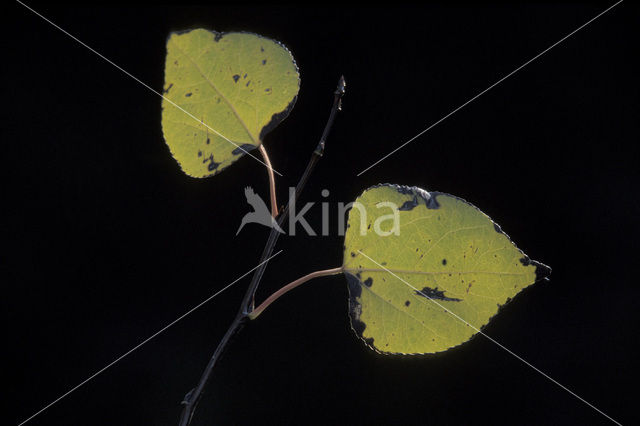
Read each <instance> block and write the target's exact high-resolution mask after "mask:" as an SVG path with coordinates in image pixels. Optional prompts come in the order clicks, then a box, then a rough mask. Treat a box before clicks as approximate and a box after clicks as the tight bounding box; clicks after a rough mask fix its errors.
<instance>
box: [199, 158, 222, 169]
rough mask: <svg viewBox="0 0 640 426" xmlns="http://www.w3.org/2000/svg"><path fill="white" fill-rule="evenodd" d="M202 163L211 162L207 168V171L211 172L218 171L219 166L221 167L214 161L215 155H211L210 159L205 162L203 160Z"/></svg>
mask: <svg viewBox="0 0 640 426" xmlns="http://www.w3.org/2000/svg"><path fill="white" fill-rule="evenodd" d="M202 162H203V163H206V162H209V165H208V166H207V169H208V170H209V171H210V172H212V171H214V170H216V169H217V168H218V166H219V165H220V163H216V162H215V161H213V154H209V157H207V158H205V159H204V160H202Z"/></svg>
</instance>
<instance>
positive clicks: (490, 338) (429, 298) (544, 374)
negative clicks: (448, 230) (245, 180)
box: [358, 250, 622, 426]
mask: <svg viewBox="0 0 640 426" xmlns="http://www.w3.org/2000/svg"><path fill="white" fill-rule="evenodd" d="M358 252H359V253H360V254H362V255H363V256H365V257H366V258H367V259H369V260H370V261H372V262H373V263H375V264H376V265H378V266H379V267H380V268H382V269H384V270H385V271H387V272H388V273H390V274H391V275H393V276H394V277H396V278H397V279H399V280H400V281H402V282H403V283H405V284H406V285H408V286H409V287H411V288H412V289H413V290H415V291H416V292H417V293H419V294H420V295H422V296H424V297H426V298H427V300H429V301H431V302H433V303H435V304H436V305H438V307H440V308H442V309H444V310H445V311H446V312H448V313H450V314H451V315H453V316H454V317H455V318H457V319H458V320H460V321H462V322H463V323H464V324H466V325H468V326H469V327H471V328H473V329H474V330H475V331H476V332H477V333H479V334H482V335H483V336H484V337H486V338H487V339H489V340H490V341H491V342H493V343H495V344H496V345H497V346H498V347H500V348H501V349H503V350H505V351H506V352H508V353H509V354H511V355H513V356H514V357H515V358H517V359H518V360H520V361H522V362H523V363H525V364H526V365H528V366H529V367H531V368H532V369H534V370H535V371H537V372H538V373H540V374H542V375H543V376H544V377H546V378H547V379H549V380H550V381H552V382H553V383H555V384H556V385H558V386H560V387H561V388H562V389H564V390H565V391H567V392H569V393H570V394H571V395H573V396H575V397H576V398H578V399H579V400H580V401H582V402H584V403H585V404H587V405H588V406H589V407H591V408H593V409H594V410H596V411H597V412H598V413H600V414H602V415H603V416H605V417H606V418H607V419H609V420H611V421H612V422H613V423H615V424H617V425H619V426H622V424H621V423H619V422H617V421H616V420H614V419H612V418H611V417H609V416H608V415H607V414H605V413H604V412H603V411H602V410H600V409H598V407H596V406H595V405H593V404H591V403H590V402H589V401H587V400H585V399H584V398H582V397H581V396H579V395H578V394H576V393H575V392H573V391H572V390H571V389H569V388H567V387H566V386H564V385H563V384H562V383H560V382H558V381H557V380H555V379H554V378H552V377H551V376H549V375H548V374H546V373H544V372H543V371H542V370H540V369H539V368H537V367H536V366H534V365H533V364H531V363H529V362H527V361H526V360H525V359H524V358H522V357H521V356H519V355H517V354H516V353H514V352H513V351H511V350H510V349H508V348H507V347H505V346H504V345H502V344H500V343H498V342H497V341H496V340H494V339H493V338H492V337H491V336H489V335H487V334H485V333H484V332H482V331H480V330H479V329H478V328H476V327H475V326H473V325H472V324H469V323H468V322H467V321H465V320H464V319H463V318H462V317H460V316H459V315H457V314H455V313H453V312H451V311H450V310H449V309H447V308H445V307H444V306H442V305H441V304H440V303H438V302H436V301H435V300H434V299H432V298H431V297H429V296H427V295H426V294H424V293H423V292H421V291H420V290H418V289H417V288H415V287H414V286H412V285H411V284H409V283H408V282H406V281H405V280H403V279H402V278H400V277H399V276H397V275H396V274H394V273H393V272H392V271H390V270H389V269H387V268H385V267H384V266H382V265H381V264H379V263H378V262H376V261H375V260H373V259H372V258H371V257H369V256H367V255H366V254H365V253H363V252H362V251H360V250H358ZM421 300H422V299H421Z"/></svg>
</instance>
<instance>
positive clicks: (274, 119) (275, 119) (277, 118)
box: [258, 82, 349, 228]
mask: <svg viewBox="0 0 640 426" xmlns="http://www.w3.org/2000/svg"><path fill="white" fill-rule="evenodd" d="M258 83H260V82H258ZM297 99H298V96H294V97H293V99H292V100H291V102H289V104H288V105H287V107H286V108H285V109H283V110H282V111H280V112H278V113H276V114H273V115H272V116H271V121H269V123H268V124H267V125H266V126H264V127H263V128H262V130H261V131H260V136H259V137H260V139H261V140H262V139H264V137H265V135H266V134H267V133H269V132H270V131H271V130H273V128H274V127H276V126H277V125H278V124H279V123H280V122H281V121H282V120H284V119H285V118H287V116H288V115H289V113H290V112H291V110H292V109H293V106H294V105H295V104H296V100H297ZM348 227H349V225H348V224H347V228H348Z"/></svg>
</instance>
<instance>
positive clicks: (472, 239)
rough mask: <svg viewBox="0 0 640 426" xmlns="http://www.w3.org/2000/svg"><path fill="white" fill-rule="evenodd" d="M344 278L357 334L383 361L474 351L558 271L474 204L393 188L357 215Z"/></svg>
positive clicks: (378, 191) (360, 203) (369, 197)
mask: <svg viewBox="0 0 640 426" xmlns="http://www.w3.org/2000/svg"><path fill="white" fill-rule="evenodd" d="M385 234H388V235H385ZM344 272H345V274H346V276H347V281H348V284H349V295H350V301H349V314H350V317H351V325H352V327H353V329H354V331H355V332H356V334H357V335H358V336H359V337H360V338H362V339H363V340H364V341H365V342H366V344H367V345H368V346H370V347H371V348H372V349H374V350H377V351H379V352H382V353H397V354H423V353H434V352H440V351H445V350H447V349H449V348H452V347H454V346H457V345H460V344H461V343H463V342H466V341H467V340H469V339H470V338H471V337H472V336H473V335H474V334H476V333H477V330H480V329H481V328H482V327H483V326H484V325H486V324H487V323H488V322H489V320H490V319H491V318H492V317H493V316H494V315H495V314H496V313H497V312H498V310H499V308H500V307H501V306H502V305H504V304H505V303H507V302H508V301H509V300H511V299H512V298H513V297H514V296H515V295H516V294H518V293H519V292H520V291H522V289H524V288H525V287H528V286H529V285H531V284H533V283H534V282H536V281H539V280H542V279H545V278H546V277H547V276H548V275H549V273H550V272H551V269H550V268H549V267H547V266H545V265H543V264H541V263H538V262H535V261H533V260H530V259H529V258H528V257H527V256H526V255H525V254H524V253H523V252H522V251H520V250H519V249H518V248H517V247H516V246H515V245H514V244H513V243H512V242H511V240H510V239H509V237H508V236H507V235H506V234H505V233H504V232H503V231H502V230H501V228H500V227H499V226H498V225H497V224H495V223H494V222H493V221H492V220H491V219H490V218H489V217H488V216H487V215H485V214H484V213H482V212H481V211H480V210H478V209H477V208H476V207H474V206H473V205H471V204H469V203H467V202H466V201H464V200H462V199H460V198H457V197H454V196H452V195H448V194H443V193H439V192H431V193H429V192H427V191H425V190H423V189H420V188H416V187H407V186H398V185H390V184H384V185H379V186H376V187H373V188H370V189H368V190H366V191H365V192H364V193H363V194H362V195H361V196H360V197H359V198H358V199H357V200H356V203H355V205H354V207H353V208H352V209H351V211H350V213H349V222H348V229H347V232H346V236H345V252H344Z"/></svg>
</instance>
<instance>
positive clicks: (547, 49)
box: [356, 0, 623, 176]
mask: <svg viewBox="0 0 640 426" xmlns="http://www.w3.org/2000/svg"><path fill="white" fill-rule="evenodd" d="M622 2H623V0H620V1H618V2H617V3H615V4H614V5H613V6H609V8H607V9H606V10H604V11H603V12H600V13H599V14H598V15H596V16H595V17H593V18H591V19H590V20H589V21H587V22H585V23H584V24H582V25H581V26H579V27H578V28H576V29H575V30H573V31H572V32H570V33H569V34H567V35H566V36H564V37H563V38H561V39H560V40H558V41H557V42H555V43H553V44H552V45H551V46H549V47H547V48H546V49H545V50H543V51H542V52H540V53H538V54H537V55H536V56H534V57H533V58H531V59H529V60H528V61H527V62H525V63H524V64H522V65H520V66H519V67H518V68H516V69H515V70H513V71H511V72H510V73H509V74H507V75H505V76H504V77H502V78H501V79H500V80H498V81H496V82H495V83H493V84H492V85H491V86H489V87H487V88H486V89H484V90H483V91H482V92H480V93H478V94H477V95H475V96H474V97H473V98H471V99H469V100H468V101H467V102H465V103H463V104H462V105H460V106H459V107H458V108H456V109H454V110H453V111H451V112H450V113H449V114H447V115H445V116H444V117H442V118H441V119H440V120H438V121H436V122H435V123H433V124H432V125H430V126H429V127H427V128H426V129H424V130H423V131H421V132H420V133H418V134H417V135H415V136H414V137H412V138H411V139H409V140H408V141H406V142H405V143H403V144H402V145H400V146H399V147H397V148H396V149H394V150H393V151H391V152H390V153H388V154H387V155H385V156H384V157H382V158H381V159H379V160H378V161H376V162H375V163H373V164H372V165H370V166H369V167H367V168H366V169H364V170H363V171H361V172H360V173H358V174H357V175H356V176H360V175H361V174H363V173H364V172H366V171H367V170H369V169H371V168H372V167H373V166H375V165H376V164H378V163H380V162H382V161H383V160H385V159H387V158H388V157H390V156H391V155H393V154H395V153H396V151H398V150H400V149H402V148H404V147H405V146H407V145H408V144H409V143H411V142H413V141H414V140H416V139H417V138H419V137H420V136H422V135H423V134H425V133H427V132H428V131H429V130H431V129H433V128H434V127H436V126H437V125H438V124H440V123H442V122H443V121H444V120H446V119H447V118H449V117H451V116H452V115H453V114H455V113H456V112H458V111H460V110H461V109H462V108H464V107H465V106H467V105H469V104H470V103H471V102H473V101H475V100H476V99H478V98H479V97H480V96H482V95H484V94H485V93H487V92H488V91H489V90H491V89H493V88H494V87H496V86H497V85H498V84H500V83H502V82H503V81H505V80H506V79H507V78H509V77H511V76H512V75H514V74H515V73H517V72H518V71H520V70H521V69H522V68H524V67H526V66H527V65H529V64H530V63H531V62H533V61H535V60H536V59H538V58H539V57H540V56H542V55H544V54H545V53H547V52H548V51H550V50H551V49H553V48H554V47H556V46H557V45H559V44H560V43H562V42H563V41H565V40H566V39H568V38H569V37H571V36H572V35H574V34H575V33H577V32H578V31H580V30H581V29H583V28H584V27H586V26H587V25H589V24H590V23H592V22H593V21H595V20H596V19H598V18H599V17H601V16H602V15H604V14H605V13H607V12H608V11H610V10H611V9H613V8H614V7H616V6H617V5H619V4H620V3H622Z"/></svg>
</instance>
